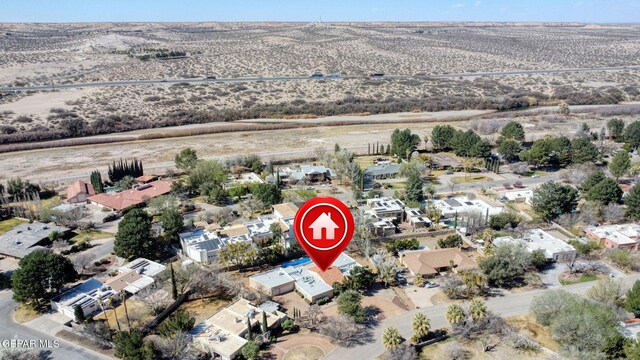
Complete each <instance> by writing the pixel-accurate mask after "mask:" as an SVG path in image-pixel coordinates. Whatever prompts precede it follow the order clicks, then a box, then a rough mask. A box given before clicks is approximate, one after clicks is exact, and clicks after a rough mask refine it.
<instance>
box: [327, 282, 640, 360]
mask: <svg viewBox="0 0 640 360" xmlns="http://www.w3.org/2000/svg"><path fill="white" fill-rule="evenodd" d="M639 279H640V274H635V275H631V276H627V277H624V278H623V279H622V280H623V282H624V284H625V286H626V287H631V285H632V284H633V282H634V281H636V280H639ZM594 284H595V282H587V283H581V284H575V285H569V286H564V287H562V289H563V290H566V291H569V292H572V293H576V294H580V295H584V294H585V293H586V291H587V290H588V289H589V288H591V287H592V286H593V285H594ZM545 291H548V290H545V289H543V290H535V291H528V292H524V293H518V294H512V295H505V296H503V297H494V298H491V299H489V300H487V302H486V304H487V308H488V309H489V310H491V311H493V312H494V313H496V314H498V315H500V316H504V317H509V316H517V315H523V314H526V313H528V312H529V305H530V304H531V300H533V298H534V297H536V296H538V295H540V294H542V293H543V292H545ZM447 306H448V304H440V305H435V306H432V307H429V308H424V309H416V310H411V311H408V312H406V313H403V314H401V315H398V316H395V317H392V318H389V319H386V320H383V321H382V322H381V323H380V324H379V326H378V327H377V328H376V329H375V331H374V335H373V338H374V339H375V342H374V343H369V344H365V345H361V346H356V347H352V348H343V347H338V348H336V349H335V350H333V351H332V352H331V353H329V354H328V355H327V357H326V358H325V359H326V360H344V359H375V358H376V357H378V356H380V355H381V354H382V353H383V352H384V351H385V349H384V347H383V346H382V343H381V341H380V339H381V335H382V331H383V330H384V329H385V328H387V327H390V326H392V327H395V328H397V329H398V330H400V333H401V334H402V336H403V337H404V338H406V339H410V338H411V334H412V330H411V319H412V318H413V316H414V315H415V314H416V313H417V312H424V313H425V314H426V315H427V316H428V317H429V319H430V320H431V327H432V328H434V329H438V328H443V327H448V326H449V323H448V322H447V320H446V319H445V313H446V311H447Z"/></svg>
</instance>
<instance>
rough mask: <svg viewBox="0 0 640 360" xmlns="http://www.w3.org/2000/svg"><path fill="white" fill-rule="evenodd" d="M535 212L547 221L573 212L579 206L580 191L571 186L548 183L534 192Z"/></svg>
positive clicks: (532, 198)
mask: <svg viewBox="0 0 640 360" xmlns="http://www.w3.org/2000/svg"><path fill="white" fill-rule="evenodd" d="M531 204H532V207H533V210H534V211H535V212H536V213H537V214H538V215H540V216H541V217H542V218H543V219H545V220H553V219H555V218H556V217H558V216H560V215H562V214H566V213H570V212H573V211H574V210H575V209H576V206H577V204H578V191H577V190H576V189H574V188H573V187H571V186H569V185H564V184H561V183H557V182H555V181H553V180H551V181H548V182H546V183H544V184H542V185H540V186H539V187H538V188H536V189H535V190H533V196H532V197H531Z"/></svg>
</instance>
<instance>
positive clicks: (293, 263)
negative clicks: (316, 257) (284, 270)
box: [282, 257, 311, 267]
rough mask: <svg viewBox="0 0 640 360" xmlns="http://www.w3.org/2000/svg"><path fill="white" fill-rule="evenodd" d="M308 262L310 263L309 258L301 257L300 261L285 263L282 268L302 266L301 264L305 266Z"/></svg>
mask: <svg viewBox="0 0 640 360" xmlns="http://www.w3.org/2000/svg"><path fill="white" fill-rule="evenodd" d="M310 261H311V259H310V258H309V257H303V258H301V259H297V260H292V261H287V262H286V263H282V267H289V266H296V265H302V264H306V263H308V262H310Z"/></svg>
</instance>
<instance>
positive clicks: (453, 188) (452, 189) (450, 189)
mask: <svg viewBox="0 0 640 360" xmlns="http://www.w3.org/2000/svg"><path fill="white" fill-rule="evenodd" d="M447 186H448V187H449V191H451V193H452V194H453V192H454V190H455V189H456V183H454V182H453V181H451V180H448V181H447Z"/></svg>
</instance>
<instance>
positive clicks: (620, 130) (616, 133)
mask: <svg viewBox="0 0 640 360" xmlns="http://www.w3.org/2000/svg"><path fill="white" fill-rule="evenodd" d="M607 130H609V137H610V138H611V139H613V140H617V139H619V138H620V137H621V136H622V135H623V134H624V121H622V120H621V119H615V118H614V119H611V120H609V121H608V122H607Z"/></svg>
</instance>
